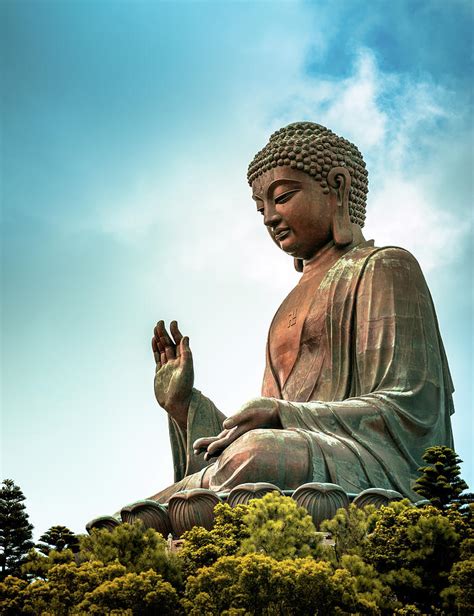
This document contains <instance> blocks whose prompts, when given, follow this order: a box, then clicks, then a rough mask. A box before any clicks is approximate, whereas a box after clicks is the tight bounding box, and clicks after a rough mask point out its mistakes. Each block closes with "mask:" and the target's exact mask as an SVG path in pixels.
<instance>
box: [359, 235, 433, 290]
mask: <svg viewBox="0 0 474 616" xmlns="http://www.w3.org/2000/svg"><path fill="white" fill-rule="evenodd" d="M362 276H363V281H366V282H369V284H371V285H373V284H376V285H377V284H384V283H385V284H388V283H390V284H391V285H394V286H400V285H401V286H402V287H404V288H405V290H406V291H408V289H409V288H410V287H412V286H413V285H414V286H416V287H420V286H421V287H425V286H426V282H425V279H424V276H423V273H422V271H421V268H420V265H419V263H418V261H417V260H416V259H415V257H414V256H413V255H412V254H411V252H409V251H408V250H405V249H404V248H399V247H398V246H384V247H380V248H378V247H373V250H372V252H371V253H370V254H369V255H367V257H366V259H365V261H364V267H363V271H362Z"/></svg>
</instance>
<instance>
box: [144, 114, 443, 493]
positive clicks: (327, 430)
mask: <svg viewBox="0 0 474 616" xmlns="http://www.w3.org/2000/svg"><path fill="white" fill-rule="evenodd" d="M248 181H249V184H250V186H251V187H252V191H253V199H254V201H255V203H256V207H257V212H258V213H259V215H261V216H263V223H264V225H265V226H266V227H267V229H268V232H269V235H270V237H271V238H272V240H273V241H274V242H275V243H276V244H277V246H278V247H279V248H280V249H281V250H283V251H284V252H286V253H287V254H288V255H290V256H291V257H292V258H293V259H294V260H295V266H296V269H297V270H298V271H300V272H302V275H301V278H300V280H299V282H298V284H297V285H296V287H295V288H294V289H293V290H292V291H291V292H290V294H289V295H288V296H287V297H286V298H285V299H284V301H283V303H282V304H281V306H280V308H279V309H278V310H277V312H276V314H275V317H274V319H273V321H272V323H271V325H270V330H269V334H268V342H267V363H266V369H265V374H264V377H263V386H262V392H261V397H259V398H255V399H253V400H250V401H249V402H246V403H245V404H244V405H243V406H242V408H241V409H240V410H239V411H238V412H237V413H236V414H234V415H232V416H231V417H229V418H226V417H225V415H224V414H223V413H222V412H221V411H219V410H218V409H217V408H216V406H215V405H214V404H213V403H212V401H211V400H209V399H208V398H207V397H205V396H204V395H203V394H202V393H201V392H199V391H198V390H196V389H194V388H193V385H194V372H193V359H192V353H191V350H190V348H189V340H188V338H187V337H183V336H182V334H181V332H180V331H179V328H178V325H177V323H176V322H172V323H171V325H170V333H171V335H170V334H169V333H168V332H167V330H166V328H165V325H164V323H163V321H160V322H158V324H157V326H156V327H155V330H154V336H153V340H152V347H153V353H154V357H155V361H156V376H155V395H156V398H157V400H158V403H159V404H160V405H161V406H162V407H163V408H164V409H165V410H166V411H167V412H168V415H169V429H170V440H171V447H172V450H173V459H174V467H175V483H174V484H173V485H171V486H170V487H168V488H166V489H164V490H162V491H161V492H159V493H158V494H156V495H155V496H152V497H151V498H152V499H154V500H156V501H157V502H160V503H164V502H167V500H168V499H169V497H170V496H171V495H173V494H174V493H175V492H177V491H180V490H184V489H189V488H195V487H204V488H209V489H211V490H213V491H216V492H225V491H229V490H230V489H232V488H233V487H235V486H236V485H239V484H242V483H247V482H256V481H264V482H270V483H273V484H275V485H277V486H278V487H280V488H281V489H288V490H292V489H296V488H297V487H298V486H299V485H301V484H304V483H306V482H312V481H313V482H331V483H334V484H338V485H339V486H341V487H342V488H343V489H344V490H345V491H346V492H349V493H357V492H360V491H362V490H364V489H366V488H369V487H376V488H385V489H391V490H397V491H399V492H400V493H401V494H403V495H405V496H407V497H409V498H412V499H413V500H416V499H417V498H419V497H418V496H417V495H416V494H415V493H414V492H413V491H412V483H413V480H414V479H415V477H416V474H417V468H418V467H419V466H420V464H421V462H422V460H421V455H422V453H423V452H424V450H425V449H426V448H427V447H429V446H432V445H447V446H449V447H452V446H453V441H452V432H451V424H450V415H451V413H452V412H453V404H452V392H453V386H452V381H451V377H450V374H449V369H448V365H447V360H446V356H445V352H444V348H443V343H442V340H441V337H440V333H439V329H438V324H437V319H436V314H435V310H434V307H433V303H432V300H431V296H430V293H429V290H428V288H427V285H426V282H425V280H424V277H423V274H422V272H421V270H420V267H419V265H418V263H417V261H416V260H415V259H414V257H413V256H412V255H411V254H410V253H408V252H407V251H406V250H403V249H401V248H397V247H384V248H378V247H375V246H374V244H373V242H371V241H366V240H365V239H364V236H363V234H362V227H363V225H364V220H365V204H366V196H367V192H368V181H367V171H366V168H365V163H364V161H363V159H362V155H361V154H360V152H359V150H358V149H357V148H356V147H355V146H354V145H353V144H351V143H350V142H349V141H347V140H345V139H343V138H340V137H338V136H337V135H335V134H334V133H333V132H332V131H330V130H328V129H326V128H324V127H323V126H320V125H318V124H314V123H310V122H301V123H295V124H290V125H289V126H287V127H285V128H282V129H281V130H279V131H277V132H275V133H274V134H273V135H272V136H271V138H270V141H269V143H268V144H267V145H266V146H265V147H264V148H263V149H262V150H261V151H260V152H259V153H258V154H257V155H256V156H255V158H254V160H253V161H252V163H251V164H250V166H249V171H248Z"/></svg>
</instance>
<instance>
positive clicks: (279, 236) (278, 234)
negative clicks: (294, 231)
mask: <svg viewBox="0 0 474 616" xmlns="http://www.w3.org/2000/svg"><path fill="white" fill-rule="evenodd" d="M289 233H290V229H288V227H285V228H284V229H276V230H275V234H274V237H275V239H276V240H277V241H278V242H280V241H281V240H283V239H285V237H286V236H287V235H288V234H289Z"/></svg>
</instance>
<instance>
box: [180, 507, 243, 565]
mask: <svg viewBox="0 0 474 616" xmlns="http://www.w3.org/2000/svg"><path fill="white" fill-rule="evenodd" d="M247 511H248V507H247V506H245V505H238V506H237V507H230V506H229V505H227V504H224V503H222V504H219V505H217V506H216V507H215V509H214V515H215V519H214V526H213V528H212V530H210V531H208V530H206V529H205V528H202V527H201V526H195V527H194V528H192V529H191V530H189V531H188V532H186V533H185V534H184V535H183V539H184V544H183V547H182V548H181V550H180V551H179V552H178V558H179V560H180V562H181V564H182V567H183V573H184V574H185V576H188V575H192V574H194V573H195V572H196V571H197V570H198V569H199V568H200V567H208V566H210V565H212V564H214V563H215V562H216V560H217V559H218V558H221V557H222V556H232V555H233V554H236V553H237V550H238V549H239V548H240V545H241V542H242V540H243V539H244V538H245V537H246V536H247V534H248V532H247V528H246V526H245V524H244V521H243V518H244V515H245V514H246V513H247Z"/></svg>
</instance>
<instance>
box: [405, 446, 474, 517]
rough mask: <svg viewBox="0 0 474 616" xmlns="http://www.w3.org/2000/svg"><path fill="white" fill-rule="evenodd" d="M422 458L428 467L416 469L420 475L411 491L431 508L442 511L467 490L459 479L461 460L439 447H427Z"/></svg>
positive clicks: (450, 450)
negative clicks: (428, 503)
mask: <svg viewBox="0 0 474 616" xmlns="http://www.w3.org/2000/svg"><path fill="white" fill-rule="evenodd" d="M422 457H423V460H424V461H425V462H428V465H427V466H422V467H420V468H419V469H418V471H419V472H420V473H422V475H421V477H419V478H418V479H417V480H416V482H415V486H414V488H413V489H414V491H415V492H416V493H417V494H420V495H421V496H423V497H424V498H427V499H428V500H429V501H430V503H431V504H432V505H433V506H435V507H439V508H441V509H442V508H444V507H446V506H447V505H449V504H450V503H452V502H453V501H456V500H457V499H458V498H459V496H460V494H461V492H462V491H463V490H467V488H468V486H467V483H466V482H465V481H464V480H463V479H461V478H460V474H461V470H460V468H459V464H460V463H461V462H462V460H461V459H460V458H459V456H458V455H457V454H456V453H455V452H454V451H453V450H452V449H450V448H449V447H444V446H439V445H437V446H436V447H428V449H427V450H426V451H425V453H424V454H423V456H422Z"/></svg>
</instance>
